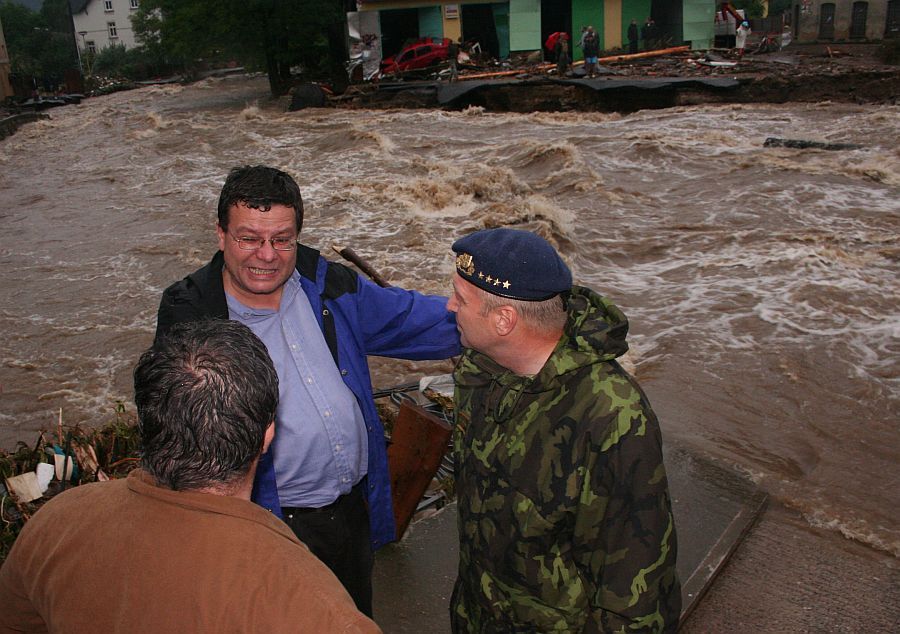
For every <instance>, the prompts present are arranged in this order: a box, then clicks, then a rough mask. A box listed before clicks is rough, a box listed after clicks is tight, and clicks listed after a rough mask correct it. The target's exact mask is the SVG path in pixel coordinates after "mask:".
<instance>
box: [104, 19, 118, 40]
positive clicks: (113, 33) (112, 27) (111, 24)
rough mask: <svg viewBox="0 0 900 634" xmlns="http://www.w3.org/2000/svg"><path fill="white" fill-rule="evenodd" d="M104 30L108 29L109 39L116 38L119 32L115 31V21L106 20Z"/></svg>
mask: <svg viewBox="0 0 900 634" xmlns="http://www.w3.org/2000/svg"><path fill="white" fill-rule="evenodd" d="M106 30H107V31H109V39H111V40H115V39H118V37H119V34H118V32H117V31H116V23H115V22H107V23H106Z"/></svg>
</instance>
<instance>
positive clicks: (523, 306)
mask: <svg viewBox="0 0 900 634" xmlns="http://www.w3.org/2000/svg"><path fill="white" fill-rule="evenodd" d="M474 288H475V289H476V290H477V291H478V292H479V293H481V316H482V317H485V316H487V314H488V313H489V312H491V311H492V310H494V309H495V308H500V307H501V306H511V307H512V308H515V310H516V312H517V313H518V314H519V317H521V318H522V320H523V321H524V322H525V323H527V324H528V325H529V326H531V327H532V328H535V329H537V330H541V331H544V332H557V331H561V330H562V329H563V328H564V327H565V325H566V317H567V315H566V304H565V302H564V301H563V297H562V295H554V296H553V297H551V298H550V299H545V300H543V301H539V302H529V301H525V300H521V299H510V298H508V297H501V296H500V295H494V294H493V293H488V292H487V291H485V290H483V289H480V288H478V287H477V286H476V287H474Z"/></svg>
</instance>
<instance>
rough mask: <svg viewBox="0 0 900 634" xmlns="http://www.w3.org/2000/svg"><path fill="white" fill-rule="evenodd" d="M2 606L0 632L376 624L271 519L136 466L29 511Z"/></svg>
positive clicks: (3, 580)
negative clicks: (178, 487) (159, 479)
mask: <svg viewBox="0 0 900 634" xmlns="http://www.w3.org/2000/svg"><path fill="white" fill-rule="evenodd" d="M0 606H2V607H0V632H8V631H15V632H66V633H67V634H79V633H82V632H84V633H87V632H90V633H94V632H153V633H154V634H155V633H158V632H216V633H219V632H265V633H266V634H268V633H270V632H347V633H350V632H353V633H356V632H380V629H379V628H378V626H376V625H375V623H374V622H372V621H371V620H369V619H368V618H366V617H365V616H364V615H363V614H361V613H360V612H358V611H357V610H356V607H355V606H354V604H353V601H352V599H351V598H350V596H349V595H348V594H347V592H346V591H345V590H344V588H343V587H342V586H341V584H340V582H339V581H338V580H337V578H336V577H335V576H334V575H333V574H332V573H331V571H330V570H328V568H326V567H325V565H324V564H322V563H321V562H320V561H319V560H318V559H316V558H315V557H314V556H313V555H312V554H311V553H310V552H309V549H308V548H307V547H306V546H305V545H304V544H302V543H301V542H300V541H298V540H297V538H296V537H295V536H294V534H293V533H292V532H291V530H290V529H289V528H288V527H287V526H286V525H285V524H284V523H283V522H281V521H280V520H279V519H278V518H276V517H275V516H273V515H272V514H270V513H268V512H267V511H265V510H264V509H262V508H261V507H259V506H257V505H256V504H253V503H252V502H249V501H246V500H240V499H237V498H232V497H223V496H217V495H210V494H205V493H196V492H184V491H172V490H170V489H165V488H160V487H158V486H156V485H155V484H154V482H153V479H152V478H151V477H150V476H149V475H147V474H146V473H144V472H141V471H135V472H133V473H132V474H131V475H130V476H129V477H128V478H127V479H126V480H117V481H113V482H102V483H95V484H88V485H84V486H80V487H77V488H74V489H72V490H70V491H67V492H65V493H63V494H61V495H59V496H58V497H56V498H55V499H53V500H51V501H50V502H48V503H47V504H46V505H45V506H44V507H43V508H42V509H41V510H40V511H38V512H37V513H35V515H34V517H33V518H32V519H31V520H29V522H28V523H27V524H26V526H25V528H24V529H23V530H22V533H21V534H20V535H19V538H18V540H17V541H16V544H15V545H14V547H13V549H12V552H11V553H10V555H9V557H8V558H7V560H6V563H5V564H4V565H3V567H2V568H0Z"/></svg>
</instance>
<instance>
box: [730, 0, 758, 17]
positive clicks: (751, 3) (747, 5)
mask: <svg viewBox="0 0 900 634" xmlns="http://www.w3.org/2000/svg"><path fill="white" fill-rule="evenodd" d="M732 4H733V5H734V8H735V9H743V10H744V15H745V16H746V17H748V18H761V17H763V13H765V11H766V7H765V5H764V4H763V3H762V2H760V0H734V2H732Z"/></svg>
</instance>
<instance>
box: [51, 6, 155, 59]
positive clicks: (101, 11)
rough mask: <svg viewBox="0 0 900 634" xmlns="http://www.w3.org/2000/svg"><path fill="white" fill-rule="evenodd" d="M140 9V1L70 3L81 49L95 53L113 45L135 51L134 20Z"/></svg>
mask: <svg viewBox="0 0 900 634" xmlns="http://www.w3.org/2000/svg"><path fill="white" fill-rule="evenodd" d="M139 5H140V0H69V6H70V7H71V8H72V22H73V23H74V24H75V33H76V36H77V37H76V40H77V41H78V48H79V49H80V50H81V51H89V52H93V53H98V52H100V51H101V50H103V49H104V48H106V47H107V46H109V45H111V44H124V45H125V48H134V47H135V46H136V45H137V41H136V40H135V38H134V30H133V29H132V28H131V16H132V15H134V13H135V11H137V8H138V6H139Z"/></svg>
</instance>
